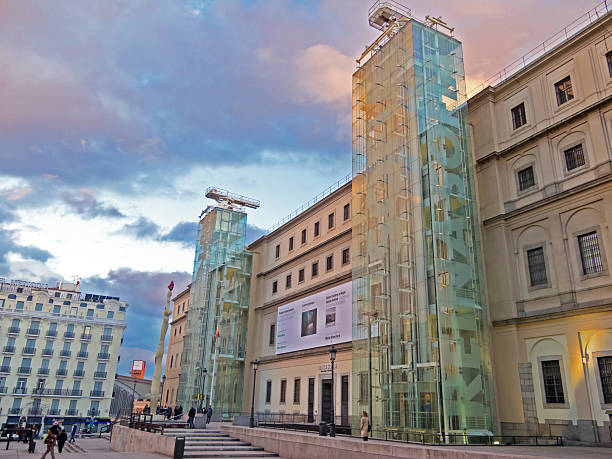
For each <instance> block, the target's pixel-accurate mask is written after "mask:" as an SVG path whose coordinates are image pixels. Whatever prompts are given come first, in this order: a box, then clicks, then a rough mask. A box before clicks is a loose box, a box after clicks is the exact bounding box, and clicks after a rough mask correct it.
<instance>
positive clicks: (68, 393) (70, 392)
mask: <svg viewBox="0 0 612 459" xmlns="http://www.w3.org/2000/svg"><path fill="white" fill-rule="evenodd" d="M41 394H42V395H63V396H64V397H80V396H81V395H83V391H82V390H79V389H42V392H41Z"/></svg>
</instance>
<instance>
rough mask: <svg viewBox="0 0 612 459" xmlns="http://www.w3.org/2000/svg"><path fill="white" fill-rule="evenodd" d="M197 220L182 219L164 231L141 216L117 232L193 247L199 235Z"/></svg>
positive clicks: (138, 237)
mask: <svg viewBox="0 0 612 459" xmlns="http://www.w3.org/2000/svg"><path fill="white" fill-rule="evenodd" d="M197 228H198V223H197V222H187V221H182V222H179V223H177V224H176V225H174V227H172V229H170V231H168V232H167V233H164V232H163V231H162V230H161V228H160V226H159V225H158V224H157V223H155V222H154V221H152V220H150V219H148V218H146V217H142V216H141V217H139V218H138V219H137V220H135V221H134V222H132V223H127V224H125V225H123V227H121V229H119V230H118V231H117V232H116V233H117V234H127V235H131V236H134V237H136V238H137V239H150V240H154V241H159V242H178V243H179V244H181V245H182V246H183V247H186V248H193V247H194V245H195V241H196V237H197Z"/></svg>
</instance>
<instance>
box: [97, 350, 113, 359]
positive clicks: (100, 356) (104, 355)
mask: <svg viewBox="0 0 612 459" xmlns="http://www.w3.org/2000/svg"><path fill="white" fill-rule="evenodd" d="M108 359H110V354H109V353H108V352H100V353H98V360H108Z"/></svg>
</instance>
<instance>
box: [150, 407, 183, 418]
mask: <svg viewBox="0 0 612 459" xmlns="http://www.w3.org/2000/svg"><path fill="white" fill-rule="evenodd" d="M142 412H143V414H151V407H150V406H149V405H148V404H147V405H145V407H144V408H143V409H142ZM155 414H163V415H164V416H165V417H166V419H170V418H172V417H175V418H176V417H178V416H181V415H182V414H183V407H182V406H181V405H177V406H175V407H174V410H172V407H171V406H166V407H164V408H162V407H161V405H157V408H156V410H155Z"/></svg>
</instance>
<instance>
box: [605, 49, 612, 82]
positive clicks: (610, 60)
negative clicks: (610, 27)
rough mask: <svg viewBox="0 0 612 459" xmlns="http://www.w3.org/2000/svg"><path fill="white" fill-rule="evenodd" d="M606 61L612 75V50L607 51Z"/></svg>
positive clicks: (611, 75)
mask: <svg viewBox="0 0 612 459" xmlns="http://www.w3.org/2000/svg"><path fill="white" fill-rule="evenodd" d="M606 63H607V64H608V74H609V75H610V77H612V51H608V52H607V53H606Z"/></svg>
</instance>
